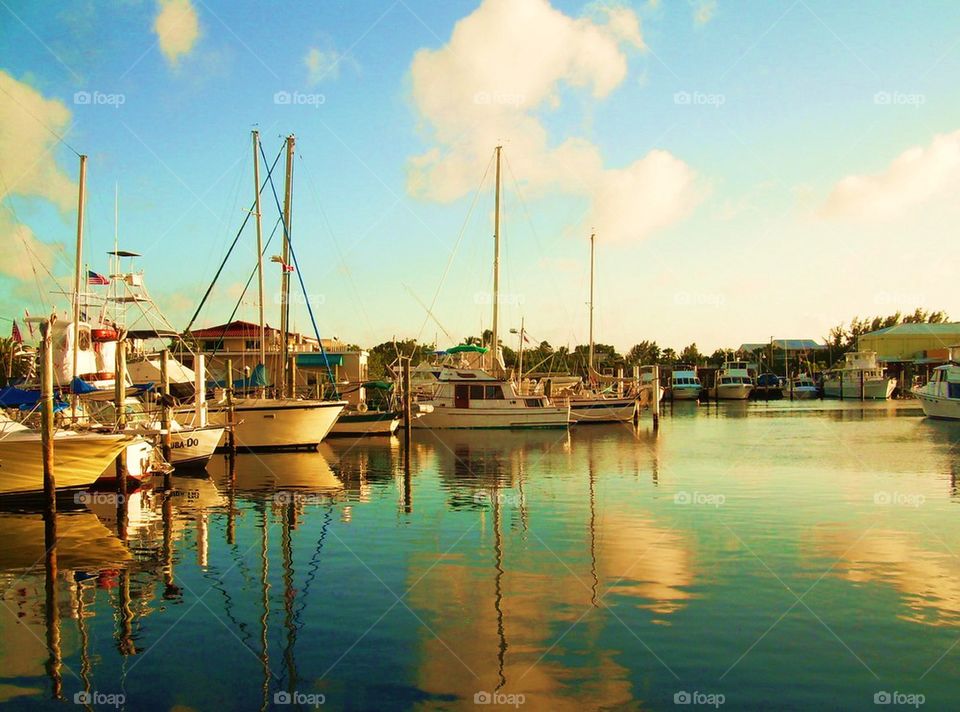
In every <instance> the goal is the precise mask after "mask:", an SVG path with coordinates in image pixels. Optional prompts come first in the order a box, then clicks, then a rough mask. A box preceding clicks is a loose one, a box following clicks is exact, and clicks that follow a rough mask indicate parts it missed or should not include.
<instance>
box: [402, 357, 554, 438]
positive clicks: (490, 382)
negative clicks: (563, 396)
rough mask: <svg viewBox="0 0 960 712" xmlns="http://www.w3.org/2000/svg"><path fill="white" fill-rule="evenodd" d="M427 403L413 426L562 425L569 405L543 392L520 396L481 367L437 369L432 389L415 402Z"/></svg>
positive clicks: (507, 384)
mask: <svg viewBox="0 0 960 712" xmlns="http://www.w3.org/2000/svg"><path fill="white" fill-rule="evenodd" d="M418 403H419V404H420V405H424V406H430V407H431V408H432V410H431V408H424V410H425V411H427V412H424V413H423V414H422V415H421V416H420V417H419V418H418V419H416V420H415V421H414V422H413V427H414V428H565V427H567V425H568V424H569V423H570V420H571V417H570V406H569V405H566V406H555V405H552V404H551V402H550V400H549V399H548V398H547V397H546V396H543V395H529V396H524V395H520V394H519V393H518V392H517V388H516V386H515V385H514V383H513V382H512V381H508V380H504V379H500V378H496V377H494V376H492V375H490V374H489V373H487V372H486V371H483V370H481V369H455V368H447V367H444V368H442V369H441V371H440V374H439V376H438V378H437V382H436V383H435V384H434V386H433V392H432V394H431V395H429V396H428V397H426V398H423V399H421V400H420V401H418Z"/></svg>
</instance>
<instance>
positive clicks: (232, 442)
mask: <svg viewBox="0 0 960 712" xmlns="http://www.w3.org/2000/svg"><path fill="white" fill-rule="evenodd" d="M233 416H234V412H233V359H229V358H228V359H227V422H228V423H229V424H230V425H229V427H228V428H227V448H228V450H229V451H230V454H231V455H233V454H234V453H236V452H237V440H236V436H235V434H234V432H233V428H234V417H233Z"/></svg>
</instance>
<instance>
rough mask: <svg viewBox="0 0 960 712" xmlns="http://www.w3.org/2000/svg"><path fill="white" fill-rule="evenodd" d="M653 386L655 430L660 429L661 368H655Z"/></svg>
mask: <svg viewBox="0 0 960 712" xmlns="http://www.w3.org/2000/svg"><path fill="white" fill-rule="evenodd" d="M650 385H651V386H653V394H652V395H653V401H652V403H653V404H652V406H651V410H652V411H653V429H654V430H659V429H660V367H659V366H654V367H653V379H652V381H651V384H650Z"/></svg>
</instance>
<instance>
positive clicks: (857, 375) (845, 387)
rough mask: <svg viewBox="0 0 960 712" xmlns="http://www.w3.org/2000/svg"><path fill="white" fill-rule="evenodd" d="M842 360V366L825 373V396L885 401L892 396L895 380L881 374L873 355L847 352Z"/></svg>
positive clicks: (869, 352)
mask: <svg viewBox="0 0 960 712" xmlns="http://www.w3.org/2000/svg"><path fill="white" fill-rule="evenodd" d="M843 359H844V361H843V366H841V367H840V368H838V369H834V370H832V371H830V372H828V373H827V375H826V377H825V378H824V379H823V394H824V395H825V396H828V397H830V398H852V399H856V400H860V398H861V397H862V398H867V399H874V400H886V399H887V398H889V397H890V396H891V395H892V394H893V389H894V388H896V387H897V379H896V378H890V377H888V376H887V375H886V374H884V372H883V368H882V367H881V366H880V365H879V364H878V363H877V352H876V351H851V352H850V353H848V354H844V356H843ZM861 391H862V393H861Z"/></svg>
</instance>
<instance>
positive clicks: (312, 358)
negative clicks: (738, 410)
mask: <svg viewBox="0 0 960 712" xmlns="http://www.w3.org/2000/svg"><path fill="white" fill-rule="evenodd" d="M342 365H343V354H322V353H319V352H315V353H306V354H297V368H327V367H328V366H342Z"/></svg>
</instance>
